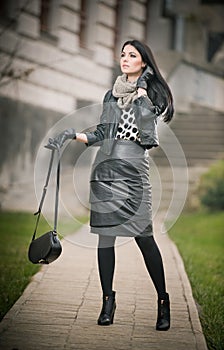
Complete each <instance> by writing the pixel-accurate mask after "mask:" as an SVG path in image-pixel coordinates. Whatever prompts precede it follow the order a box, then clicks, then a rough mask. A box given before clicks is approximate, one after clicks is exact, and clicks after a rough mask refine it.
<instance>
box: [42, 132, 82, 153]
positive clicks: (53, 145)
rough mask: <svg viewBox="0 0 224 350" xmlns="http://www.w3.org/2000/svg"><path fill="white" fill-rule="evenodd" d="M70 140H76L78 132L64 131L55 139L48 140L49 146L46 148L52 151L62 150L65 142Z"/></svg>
mask: <svg viewBox="0 0 224 350" xmlns="http://www.w3.org/2000/svg"><path fill="white" fill-rule="evenodd" d="M69 139H71V140H73V139H76V132H75V129H73V128H70V129H66V130H64V131H63V132H61V133H60V134H59V135H58V136H56V137H55V138H53V139H52V138H50V139H49V140H48V144H47V145H46V146H45V147H46V148H49V149H51V150H54V149H60V148H61V147H62V146H63V144H64V143H65V141H66V140H69Z"/></svg>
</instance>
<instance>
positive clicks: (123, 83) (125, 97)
mask: <svg viewBox="0 0 224 350" xmlns="http://www.w3.org/2000/svg"><path fill="white" fill-rule="evenodd" d="M112 93H113V95H114V96H115V97H118V101H117V104H118V106H119V107H120V108H126V107H127V106H128V105H130V104H131V103H132V102H133V101H134V100H135V99H136V98H137V97H138V93H137V90H136V82H133V83H130V82H129V81H128V80H127V74H122V75H119V76H118V77H117V79H116V81H115V83H114V86H113V90H112Z"/></svg>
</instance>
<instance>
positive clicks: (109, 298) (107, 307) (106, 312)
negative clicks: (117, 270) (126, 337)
mask: <svg viewBox="0 0 224 350" xmlns="http://www.w3.org/2000/svg"><path fill="white" fill-rule="evenodd" d="M115 309H116V302H115V292H113V293H112V295H104V296H103V306H102V310H101V313H100V316H99V318H98V325H100V326H109V325H110V324H113V322H114V312H115Z"/></svg>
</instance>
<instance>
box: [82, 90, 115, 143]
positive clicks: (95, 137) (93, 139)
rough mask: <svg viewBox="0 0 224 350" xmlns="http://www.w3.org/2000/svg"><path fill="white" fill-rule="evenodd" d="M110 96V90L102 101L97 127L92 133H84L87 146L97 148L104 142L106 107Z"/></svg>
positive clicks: (106, 117)
mask: <svg viewBox="0 0 224 350" xmlns="http://www.w3.org/2000/svg"><path fill="white" fill-rule="evenodd" d="M110 95H111V90H110V91H108V92H107V93H106V94H105V96H104V99H103V110H102V113H101V116H100V123H99V124H98V125H97V127H96V129H95V130H94V131H90V132H86V133H85V134H86V137H87V140H88V142H87V146H92V145H94V144H95V145H96V146H99V145H100V144H101V143H102V141H103V140H104V132H105V127H106V125H107V120H108V105H109V103H108V102H109V99H110Z"/></svg>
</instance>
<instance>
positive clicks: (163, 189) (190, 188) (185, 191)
mask: <svg viewBox="0 0 224 350" xmlns="http://www.w3.org/2000/svg"><path fill="white" fill-rule="evenodd" d="M159 137H160V147H159V148H158V149H153V150H151V151H150V152H149V155H150V160H151V165H152V166H151V181H152V186H153V209H154V212H155V213H156V212H157V211H158V210H160V211H161V210H162V211H166V212H167V216H168V218H169V219H172V220H175V218H177V217H178V216H179V214H180V212H181V211H182V209H183V207H184V206H185V205H186V204H187V203H188V201H189V197H190V195H191V194H193V193H194V191H195V189H196V187H197V184H198V180H199V177H200V175H201V174H202V173H203V172H205V171H206V170H207V169H208V167H209V166H210V165H211V164H212V163H213V162H215V161H216V160H217V159H221V158H222V157H223V155H224V113H217V112H215V111H212V110H210V109H206V108H202V107H198V106H193V107H192V111H191V113H189V114H176V115H175V118H174V120H173V121H172V122H171V123H170V124H169V125H165V126H164V123H162V122H161V123H159Z"/></svg>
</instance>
